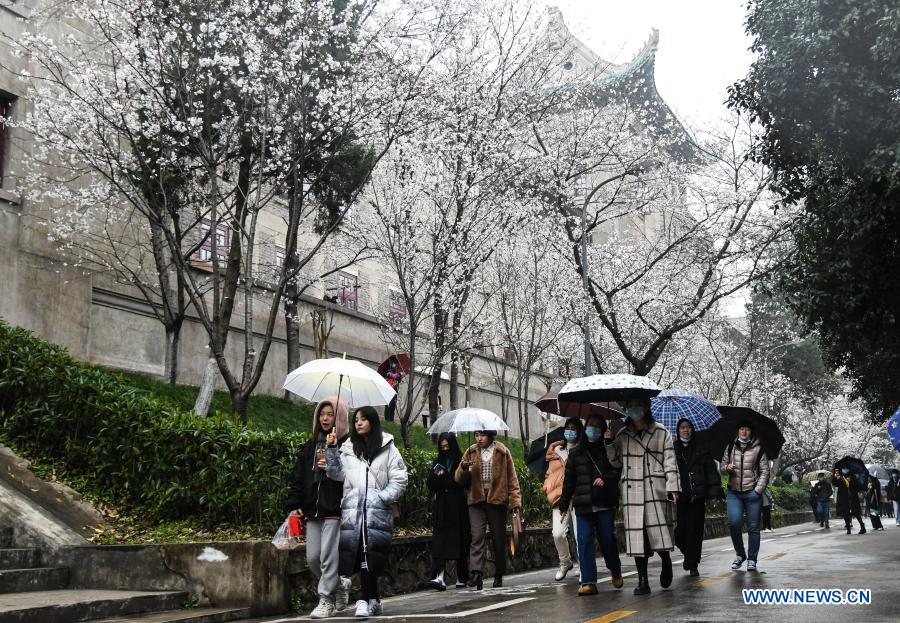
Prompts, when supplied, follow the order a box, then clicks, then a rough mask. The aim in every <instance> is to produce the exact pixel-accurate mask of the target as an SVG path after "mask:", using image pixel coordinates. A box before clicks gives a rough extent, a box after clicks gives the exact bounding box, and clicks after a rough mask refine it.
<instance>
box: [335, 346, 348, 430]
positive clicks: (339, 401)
mask: <svg viewBox="0 0 900 623" xmlns="http://www.w3.org/2000/svg"><path fill="white" fill-rule="evenodd" d="M346 356H347V353H344V357H346ZM343 383H344V375H343V374H340V375H338V391H337V398H336V399H335V401H334V402H335V405H334V415H335V417H337V414H338V405H339V404H341V385H342V384H343ZM348 406H349V405H348ZM348 411H349V409H348ZM347 427H348V428H349V427H350V413H349V412H348V413H347ZM334 429H335V430H337V424H335V426H334ZM335 437H337V435H335Z"/></svg>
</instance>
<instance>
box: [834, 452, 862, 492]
mask: <svg viewBox="0 0 900 623" xmlns="http://www.w3.org/2000/svg"><path fill="white" fill-rule="evenodd" d="M845 467H846V468H847V469H849V470H850V473H851V474H853V475H854V476H856V477H857V479H858V480H859V482H860V484H862V486H863V487H865V486H866V485H867V484H868V482H869V469H868V468H867V467H866V464H865V463H863V462H862V461H861V460H860V459H858V458H856V457H855V456H845V457H844V458H842V459H841V460H840V461H838V462H837V463H835V464H834V469H843V468H845Z"/></svg>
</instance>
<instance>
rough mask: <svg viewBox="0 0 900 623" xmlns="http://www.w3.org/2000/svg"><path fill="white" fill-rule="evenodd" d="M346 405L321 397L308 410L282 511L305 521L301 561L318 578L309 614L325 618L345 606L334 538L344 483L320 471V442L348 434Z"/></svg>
mask: <svg viewBox="0 0 900 623" xmlns="http://www.w3.org/2000/svg"><path fill="white" fill-rule="evenodd" d="M347 411H348V409H347V403H346V402H344V401H343V400H338V398H337V396H329V397H327V398H324V399H322V401H320V402H319V404H317V405H316V408H315V410H314V411H313V425H312V426H313V427H312V435H311V436H310V438H309V441H307V442H306V443H305V444H303V447H302V448H301V449H300V455H299V456H298V457H297V463H296V464H295V465H294V469H293V471H292V472H291V474H290V476H289V478H288V494H287V499H286V500H285V502H284V509H285V511H287V512H288V513H290V514H291V515H296V516H298V517H300V519H301V521H304V522H305V524H306V563H307V565H308V566H309V569H310V571H312V573H313V575H314V576H316V577H317V578H318V579H319V583H318V593H319V604H318V605H317V606H316V607H315V609H314V610H313V611H312V613H310V618H313V619H324V618H328V617H330V616H332V615H333V614H334V613H335V612H340V611H341V610H344V609H345V608H346V607H347V595H348V593H349V591H350V581H349V580H348V579H341V578H340V577H339V576H338V537H339V536H340V524H341V499H342V498H343V496H344V491H343V489H344V483H342V482H341V481H340V480H335V479H333V478H329V477H328V475H327V474H326V472H325V468H326V462H325V445H326V438H327V436H328V435H331V434H334V436H335V437H336V438H337V440H338V441H340V442H341V443H343V441H344V440H345V439H346V438H347Z"/></svg>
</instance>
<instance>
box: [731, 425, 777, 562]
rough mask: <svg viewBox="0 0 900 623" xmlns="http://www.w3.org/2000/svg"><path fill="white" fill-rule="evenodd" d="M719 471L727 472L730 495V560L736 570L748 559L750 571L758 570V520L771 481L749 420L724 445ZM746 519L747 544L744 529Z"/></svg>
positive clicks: (766, 462)
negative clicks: (731, 552) (732, 557)
mask: <svg viewBox="0 0 900 623" xmlns="http://www.w3.org/2000/svg"><path fill="white" fill-rule="evenodd" d="M720 465H721V467H720V472H721V473H722V474H727V475H728V494H727V497H726V501H725V507H726V510H727V513H728V531H729V532H730V533H731V543H732V544H733V545H734V552H735V554H737V557H736V558H735V559H734V562H732V563H731V569H732V571H737V570H738V569H740V568H741V566H742V565H743V564H744V561H745V560H746V561H747V571H756V570H757V567H756V562H757V557H758V556H759V543H760V537H759V519H760V514H761V507H762V497H763V491H765V489H766V486H767V485H768V483H769V458H768V457H767V456H766V453H765V452H764V451H763V448H762V444H761V443H760V441H759V439H756V438H754V437H753V428H752V426H751V425H750V422H742V423H741V424H740V425H739V426H738V430H737V437H736V438H735V440H734V441H733V442H732V443H730V444H728V447H727V448H725V453H724V454H723V455H722V460H721V461H720ZM744 521H746V522H747V547H746V549H745V548H744V537H743V535H742V534H741V528H742V526H743V524H744Z"/></svg>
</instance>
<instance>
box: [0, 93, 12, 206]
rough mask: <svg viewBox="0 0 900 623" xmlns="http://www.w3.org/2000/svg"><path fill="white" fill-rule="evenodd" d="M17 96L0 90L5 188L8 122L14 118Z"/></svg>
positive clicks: (0, 170) (1, 174)
mask: <svg viewBox="0 0 900 623" xmlns="http://www.w3.org/2000/svg"><path fill="white" fill-rule="evenodd" d="M14 101H15V98H14V97H13V96H11V95H8V94H7V93H4V92H2V91H0V188H3V178H4V177H5V176H6V166H7V164H8V156H9V149H8V143H9V128H8V125H7V124H8V123H9V120H10V119H11V118H12V107H13V102H14Z"/></svg>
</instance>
